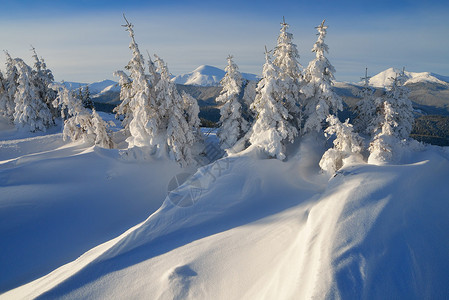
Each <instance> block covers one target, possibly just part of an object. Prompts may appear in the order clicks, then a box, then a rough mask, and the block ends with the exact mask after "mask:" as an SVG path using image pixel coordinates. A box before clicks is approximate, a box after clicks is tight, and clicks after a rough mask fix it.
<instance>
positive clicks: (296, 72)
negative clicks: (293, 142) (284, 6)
mask: <svg viewBox="0 0 449 300" xmlns="http://www.w3.org/2000/svg"><path fill="white" fill-rule="evenodd" d="M281 26H282V27H281V31H280V33H279V36H278V39H277V45H276V48H275V49H274V53H273V65H275V66H276V67H277V68H278V69H279V73H278V75H279V79H280V81H281V82H282V89H281V90H280V92H281V95H280V97H281V98H282V101H283V102H284V105H285V107H286V108H287V109H288V111H289V114H290V115H291V120H289V121H290V122H291V123H292V124H293V126H296V127H297V128H298V130H299V129H300V125H301V105H302V103H301V85H302V75H301V69H302V66H301V65H300V64H299V62H298V60H299V54H298V49H297V47H296V45H295V44H294V43H293V34H291V33H290V32H287V29H288V27H289V25H288V24H287V23H286V22H285V19H284V20H283V22H282V23H281Z"/></svg>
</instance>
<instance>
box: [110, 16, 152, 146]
mask: <svg viewBox="0 0 449 300" xmlns="http://www.w3.org/2000/svg"><path fill="white" fill-rule="evenodd" d="M123 26H124V27H125V28H126V31H128V32H129V36H130V37H131V43H130V44H129V49H131V52H132V58H131V60H130V61H129V63H128V65H127V66H126V69H127V70H129V72H130V75H129V77H130V82H131V84H130V86H129V87H126V89H128V90H127V91H126V92H125V93H122V94H121V96H126V97H130V98H121V100H122V106H125V105H126V106H127V108H126V112H127V113H128V115H127V116H125V119H126V124H125V126H126V127H127V129H128V130H129V134H130V135H129V137H128V138H127V139H126V141H127V142H128V148H133V147H151V148H152V147H154V146H156V145H157V141H156V138H157V128H158V125H159V124H158V121H159V120H158V114H157V111H156V103H155V99H154V96H152V95H151V94H150V90H151V87H150V84H149V82H148V80H147V76H146V75H145V61H144V59H143V56H142V55H141V54H140V51H139V47H138V45H137V43H136V41H135V39H134V30H133V25H132V24H131V23H129V22H128V21H126V25H123ZM116 74H118V75H119V76H120V82H121V83H122V84H123V83H124V80H123V78H122V76H123V74H124V72H122V73H119V72H116ZM121 87H122V88H123V86H122V85H121ZM123 103H125V104H123ZM119 111H120V109H119Z"/></svg>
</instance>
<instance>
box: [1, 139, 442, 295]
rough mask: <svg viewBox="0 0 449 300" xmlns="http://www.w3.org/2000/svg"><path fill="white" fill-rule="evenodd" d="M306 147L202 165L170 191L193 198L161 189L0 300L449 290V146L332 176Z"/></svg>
mask: <svg viewBox="0 0 449 300" xmlns="http://www.w3.org/2000/svg"><path fill="white" fill-rule="evenodd" d="M308 142H310V141H308ZM307 145H308V144H307V143H304V144H303V145H302V147H301V149H300V151H299V152H298V154H297V155H296V157H294V158H292V159H290V160H289V161H287V162H281V161H278V160H274V159H260V157H258V156H257V155H254V153H251V152H249V153H248V152H247V153H246V154H241V155H235V156H231V157H229V158H223V159H221V160H218V161H215V162H213V163H212V164H210V165H207V166H205V167H202V168H200V169H199V170H198V171H197V172H196V173H195V174H194V175H193V176H192V177H190V178H189V179H188V180H187V181H186V182H185V183H184V184H182V185H180V186H179V188H178V189H177V190H176V192H177V193H178V196H182V195H185V196H186V197H192V195H197V197H198V198H195V199H194V200H195V201H193V202H192V205H190V206H179V205H176V203H174V202H172V201H171V199H170V196H168V197H166V199H165V201H164V203H163V204H162V206H161V207H160V208H159V210H157V211H156V212H154V213H153V214H152V215H151V216H149V217H148V218H147V220H146V221H144V222H142V223H141V224H138V225H136V226H134V227H132V228H130V229H129V230H128V231H126V232H124V233H123V234H122V235H120V236H118V237H117V238H115V239H112V240H110V241H109V242H106V243H104V244H101V245H99V246H97V247H95V248H93V249H91V250H90V251H88V252H86V253H85V254H84V255H82V256H80V257H79V258H78V259H76V260H74V261H72V262H71V263H69V264H66V265H63V266H61V267H60V268H58V269H56V270H55V271H53V272H52V273H50V274H48V275H46V276H43V277H41V278H39V279H37V280H35V281H33V282H30V283H29V284H26V285H23V286H21V287H19V288H17V289H15V290H11V291H9V292H7V293H5V294H3V295H2V296H0V298H2V297H4V298H6V299H17V298H33V297H41V298H60V297H67V298H69V299H80V298H102V299H105V298H114V299H116V298H119V299H124V298H149V299H179V298H182V299H185V298H187V299H261V298H265V299H311V298H317V299H326V298H328V299H335V298H337V299H338V298H341V299H385V297H387V298H395V299H444V298H447V296H448V295H449V287H448V286H447V280H446V279H447V277H448V275H449V261H448V260H447V253H449V240H448V239H447V238H446V237H447V236H448V234H449V219H448V218H447V215H448V212H449V201H448V199H447V195H449V186H447V185H446V183H447V179H448V178H449V152H448V151H446V150H445V149H443V148H427V150H425V151H421V152H410V153H409V154H408V155H407V156H406V157H404V158H403V161H402V163H404V164H403V165H385V166H375V165H368V164H357V165H352V166H347V167H344V168H343V169H341V170H340V171H339V172H337V173H336V174H335V175H334V176H333V177H331V178H330V179H329V177H327V176H326V175H324V174H320V173H319V171H318V168H317V166H316V165H317V163H318V160H319V158H318V157H319V155H317V154H316V152H317V149H316V148H314V147H310V145H309V146H307ZM318 152H319V151H318ZM107 153H108V152H106V155H107ZM193 188H194V189H196V190H198V189H200V190H201V191H200V193H196V194H192V193H191V192H192V189H193ZM109 197H110V196H109Z"/></svg>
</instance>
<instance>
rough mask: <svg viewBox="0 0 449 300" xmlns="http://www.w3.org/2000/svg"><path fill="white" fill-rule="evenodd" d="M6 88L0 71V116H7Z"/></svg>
mask: <svg viewBox="0 0 449 300" xmlns="http://www.w3.org/2000/svg"><path fill="white" fill-rule="evenodd" d="M7 94H8V90H7V89H6V79H5V77H4V76H3V73H2V72H1V71H0V116H3V117H8V115H7V109H6V103H7V99H8V98H7Z"/></svg>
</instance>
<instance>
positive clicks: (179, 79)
mask: <svg viewBox="0 0 449 300" xmlns="http://www.w3.org/2000/svg"><path fill="white" fill-rule="evenodd" d="M225 74H226V72H225V71H224V70H222V69H219V68H217V67H213V66H209V65H201V66H199V67H198V68H196V69H195V70H193V71H192V72H190V73H186V74H182V75H178V76H175V77H173V78H172V81H173V82H175V83H177V84H184V85H199V86H217V85H220V80H221V79H222V78H223V77H224V76H225ZM242 76H243V78H245V79H248V80H257V79H258V76H257V75H255V74H250V73H242Z"/></svg>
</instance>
